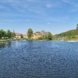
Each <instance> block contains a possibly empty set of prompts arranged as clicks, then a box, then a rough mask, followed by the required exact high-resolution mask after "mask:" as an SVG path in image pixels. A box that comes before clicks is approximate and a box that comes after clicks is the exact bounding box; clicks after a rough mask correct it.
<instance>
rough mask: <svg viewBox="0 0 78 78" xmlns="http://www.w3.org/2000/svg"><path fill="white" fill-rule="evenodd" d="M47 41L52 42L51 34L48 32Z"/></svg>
mask: <svg viewBox="0 0 78 78" xmlns="http://www.w3.org/2000/svg"><path fill="white" fill-rule="evenodd" d="M48 39H49V40H52V34H51V32H48Z"/></svg>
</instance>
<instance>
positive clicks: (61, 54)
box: [0, 41, 78, 78]
mask: <svg viewBox="0 0 78 78" xmlns="http://www.w3.org/2000/svg"><path fill="white" fill-rule="evenodd" d="M0 78H78V43H77V42H74V43H73V42H51V41H39V42H36V41H33V42H27V41H14V42H9V43H0Z"/></svg>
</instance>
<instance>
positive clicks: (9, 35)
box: [7, 30, 12, 38]
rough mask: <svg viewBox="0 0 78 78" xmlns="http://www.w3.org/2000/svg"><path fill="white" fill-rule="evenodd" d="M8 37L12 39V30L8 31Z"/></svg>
mask: <svg viewBox="0 0 78 78" xmlns="http://www.w3.org/2000/svg"><path fill="white" fill-rule="evenodd" d="M7 37H8V38H11V37H12V32H11V31H10V30H8V31H7Z"/></svg>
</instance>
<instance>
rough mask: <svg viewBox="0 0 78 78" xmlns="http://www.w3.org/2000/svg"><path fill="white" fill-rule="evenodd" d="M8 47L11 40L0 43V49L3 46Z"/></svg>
mask: <svg viewBox="0 0 78 78" xmlns="http://www.w3.org/2000/svg"><path fill="white" fill-rule="evenodd" d="M7 46H8V47H10V46H11V41H8V42H4V43H0V49H3V48H5V47H7Z"/></svg>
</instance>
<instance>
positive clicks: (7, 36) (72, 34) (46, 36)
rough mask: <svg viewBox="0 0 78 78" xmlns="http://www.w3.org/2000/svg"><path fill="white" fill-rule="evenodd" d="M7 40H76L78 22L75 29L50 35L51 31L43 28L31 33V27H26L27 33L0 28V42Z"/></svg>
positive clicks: (77, 39) (77, 36) (77, 37)
mask: <svg viewBox="0 0 78 78" xmlns="http://www.w3.org/2000/svg"><path fill="white" fill-rule="evenodd" d="M7 40H29V41H31V40H55V41H71V40H73V41H78V24H77V27H76V29H73V30H69V31H66V32H63V33H60V34H56V35H52V33H51V32H46V31H44V30H42V31H37V32H35V33H33V30H32V29H31V28H29V29H28V31H27V34H21V33H16V32H14V31H13V32H11V31H10V30H7V31H4V30H2V29H1V30H0V42H4V41H7Z"/></svg>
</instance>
